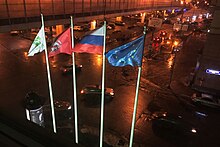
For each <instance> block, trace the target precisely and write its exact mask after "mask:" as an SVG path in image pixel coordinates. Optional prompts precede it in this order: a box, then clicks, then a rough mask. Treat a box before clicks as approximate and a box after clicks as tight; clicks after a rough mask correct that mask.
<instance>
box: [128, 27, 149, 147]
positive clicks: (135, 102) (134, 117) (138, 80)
mask: <svg viewBox="0 0 220 147" xmlns="http://www.w3.org/2000/svg"><path fill="white" fill-rule="evenodd" d="M143 34H144V44H145V38H146V26H144V32H143ZM143 55H144V46H143V51H142V60H143ZM141 70H142V64H141V66H139V67H138V78H137V85H136V93H135V100H134V111H133V118H132V124H131V135H130V142H129V147H132V144H133V138H134V127H135V120H136V112H137V105H138V90H139V85H140V80H141Z"/></svg>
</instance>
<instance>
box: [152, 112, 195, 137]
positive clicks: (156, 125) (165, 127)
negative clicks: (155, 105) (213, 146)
mask: <svg viewBox="0 0 220 147" xmlns="http://www.w3.org/2000/svg"><path fill="white" fill-rule="evenodd" d="M152 129H153V131H154V133H155V134H156V135H158V136H160V137H164V138H167V139H171V140H172V139H175V140H184V139H192V138H193V137H196V134H197V133H198V129H197V128H196V127H195V126H194V125H193V124H191V123H190V122H188V121H186V120H185V119H184V118H183V117H182V116H181V115H173V114H166V115H160V116H159V117H155V118H154V119H153V120H152Z"/></svg>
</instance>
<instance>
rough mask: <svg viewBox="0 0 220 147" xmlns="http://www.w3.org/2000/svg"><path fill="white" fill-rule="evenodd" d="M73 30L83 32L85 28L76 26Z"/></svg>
mask: <svg viewBox="0 0 220 147" xmlns="http://www.w3.org/2000/svg"><path fill="white" fill-rule="evenodd" d="M73 30H74V31H83V27H82V26H74V27H73Z"/></svg>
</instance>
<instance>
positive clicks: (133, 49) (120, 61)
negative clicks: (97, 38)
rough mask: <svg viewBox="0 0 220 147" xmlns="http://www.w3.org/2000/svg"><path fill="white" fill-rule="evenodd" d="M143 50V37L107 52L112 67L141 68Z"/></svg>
mask: <svg viewBox="0 0 220 147" xmlns="http://www.w3.org/2000/svg"><path fill="white" fill-rule="evenodd" d="M143 49H144V35H142V36H141V37H139V38H137V39H135V40H133V41H131V42H129V43H126V44H124V45H122V46H119V47H117V48H115V49H112V50H110V51H109V52H107V54H106V57H107V59H108V62H109V63H110V64H111V65H112V66H126V65H131V66H141V63H142V57H143Z"/></svg>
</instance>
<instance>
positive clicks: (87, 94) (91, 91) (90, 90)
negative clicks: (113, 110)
mask: <svg viewBox="0 0 220 147" xmlns="http://www.w3.org/2000/svg"><path fill="white" fill-rule="evenodd" d="M101 92H102V88H101V85H94V84H91V85H86V86H85V87H83V88H82V89H81V91H80V93H81V95H83V96H84V98H85V100H88V101H89V100H91V101H94V103H96V102H100V99H101ZM113 98H114V90H113V89H112V88H105V100H107V102H108V101H111V100H112V99H113Z"/></svg>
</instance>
